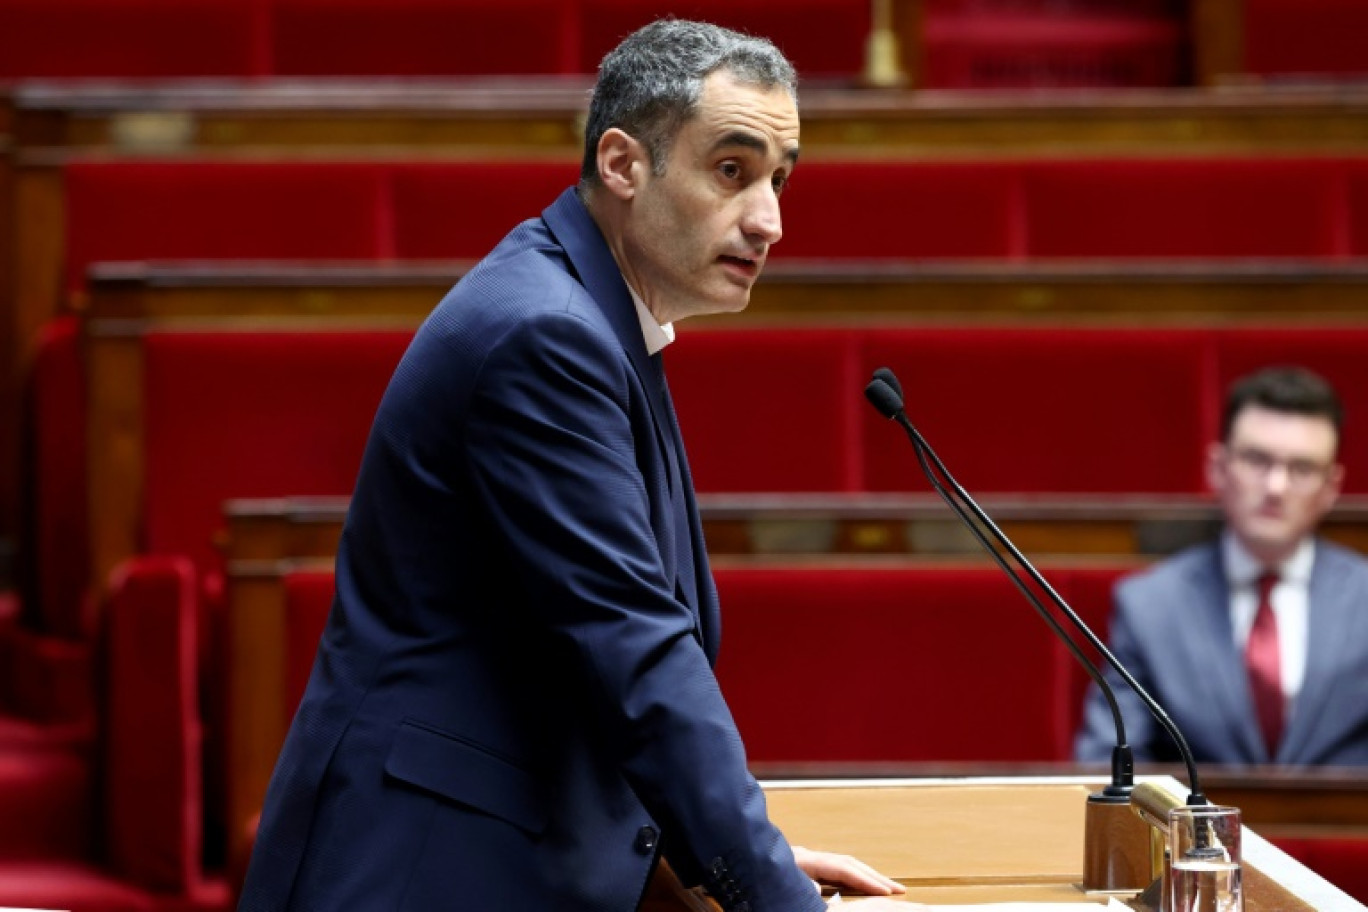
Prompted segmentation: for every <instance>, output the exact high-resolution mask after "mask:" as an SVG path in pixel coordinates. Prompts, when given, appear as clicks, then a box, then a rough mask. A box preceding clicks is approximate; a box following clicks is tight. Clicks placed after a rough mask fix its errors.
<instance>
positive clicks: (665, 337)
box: [627, 282, 675, 355]
mask: <svg viewBox="0 0 1368 912" xmlns="http://www.w3.org/2000/svg"><path fill="white" fill-rule="evenodd" d="M627 290H628V291H630V292H631V293H632V303H633V304H635V305H636V312H637V321H638V322H640V323H641V335H642V337H643V338H644V339H645V340H646V354H648V355H654V354H656V353H657V352H659V351H660V350H661V349H663V348H664V347H665V346H667V345H669V344H670V343H671V342H673V341H674V338H675V333H674V324H673V323H657V322H656V318H655V317H653V316H651V312H650V311H649V310H647V309H646V302H645V301H643V300H641V295H639V294H637V293H636V289H635V288H633V287H632V285H631V283H630V282H629V283H627Z"/></svg>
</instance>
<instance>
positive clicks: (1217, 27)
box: [1188, 0, 1245, 86]
mask: <svg viewBox="0 0 1368 912" xmlns="http://www.w3.org/2000/svg"><path fill="white" fill-rule="evenodd" d="M1188 27H1189V31H1190V33H1191V35H1192V78H1193V82H1195V83H1196V84H1197V85H1199V86H1219V85H1221V84H1223V83H1228V82H1231V81H1237V80H1239V79H1240V78H1241V76H1242V75H1243V74H1244V68H1245V34H1244V2H1243V0H1191V4H1190V6H1189V10H1188Z"/></svg>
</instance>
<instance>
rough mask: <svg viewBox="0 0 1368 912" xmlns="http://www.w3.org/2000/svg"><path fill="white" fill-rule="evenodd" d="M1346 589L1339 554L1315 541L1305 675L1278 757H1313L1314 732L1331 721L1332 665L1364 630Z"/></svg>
mask: <svg viewBox="0 0 1368 912" xmlns="http://www.w3.org/2000/svg"><path fill="white" fill-rule="evenodd" d="M1347 590H1348V587H1347V585H1346V580H1345V567H1344V564H1343V562H1342V561H1341V560H1340V559H1339V555H1337V554H1336V553H1335V552H1334V551H1333V550H1332V549H1330V548H1329V547H1327V546H1326V545H1325V544H1324V543H1323V542H1318V543H1317V545H1316V558H1315V563H1314V564H1313V565H1312V567H1311V582H1310V585H1309V586H1308V591H1307V611H1308V614H1307V618H1306V677H1305V679H1303V681H1302V687H1301V692H1300V693H1299V694H1298V695H1297V699H1296V701H1295V702H1294V703H1293V705H1292V710H1291V715H1290V717H1289V719H1288V723H1287V729H1286V731H1285V732H1284V734H1283V741H1282V744H1281V746H1280V747H1279V750H1278V759H1279V760H1280V761H1283V762H1288V763H1296V762H1312V761H1311V758H1313V757H1314V756H1315V755H1316V752H1317V751H1318V750H1319V748H1318V741H1319V738H1318V735H1320V734H1323V733H1324V726H1325V725H1326V724H1331V725H1333V724H1334V719H1333V718H1332V717H1328V716H1327V715H1326V710H1327V707H1331V706H1334V704H1335V695H1334V693H1333V692H1332V690H1333V685H1334V678H1335V674H1336V669H1338V668H1341V667H1343V662H1342V661H1341V659H1342V653H1344V652H1345V651H1346V650H1348V649H1350V648H1351V644H1354V643H1357V642H1361V639H1360V638H1361V637H1362V636H1363V635H1364V634H1363V633H1362V632H1361V631H1358V630H1356V629H1355V626H1356V624H1357V623H1358V621H1359V618H1358V617H1357V616H1358V615H1361V613H1362V612H1360V611H1357V610H1355V602H1354V599H1355V593H1353V592H1349V591H1347Z"/></svg>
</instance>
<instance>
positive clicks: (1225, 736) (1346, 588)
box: [1074, 540, 1368, 766]
mask: <svg viewBox="0 0 1368 912" xmlns="http://www.w3.org/2000/svg"><path fill="white" fill-rule="evenodd" d="M1229 603H1230V599H1229V585H1228V584H1227V582H1226V579H1225V574H1224V572H1223V570H1222V567H1221V557H1220V548H1219V546H1218V545H1217V544H1216V543H1210V544H1205V545H1200V546H1197V547H1195V548H1190V549H1188V550H1186V551H1183V552H1181V553H1179V554H1177V555H1175V556H1173V557H1171V558H1169V559H1168V560H1165V561H1162V562H1161V563H1158V564H1156V565H1155V566H1153V567H1151V568H1149V569H1147V570H1145V571H1142V572H1140V573H1137V574H1133V575H1131V576H1129V577H1127V578H1125V579H1123V580H1121V582H1120V583H1118V584H1117V587H1116V591H1115V605H1114V610H1113V614H1112V619H1111V625H1110V629H1109V631H1108V637H1107V639H1108V646H1109V648H1110V649H1111V651H1112V652H1113V653H1114V654H1115V656H1116V658H1117V659H1119V660H1120V661H1121V663H1122V664H1123V665H1124V666H1125V667H1126V668H1127V670H1129V671H1130V673H1131V674H1132V675H1134V677H1135V679H1136V681H1137V682H1138V683H1139V684H1140V686H1141V687H1143V688H1144V689H1145V690H1146V691H1147V692H1148V693H1149V694H1150V696H1152V697H1153V698H1154V699H1155V700H1157V701H1158V703H1159V705H1160V706H1162V707H1163V708H1164V710H1165V711H1166V712H1167V713H1168V714H1169V717H1170V718H1172V720H1173V721H1174V723H1175V724H1176V725H1177V727H1178V729H1179V730H1180V731H1181V732H1182V734H1183V736H1184V738H1186V740H1187V742H1188V745H1189V747H1191V749H1192V753H1193V755H1194V756H1195V758H1196V759H1197V761H1198V762H1205V763H1220V764H1261V763H1279V764H1296V765H1310V764H1324V765H1345V766H1347V765H1363V764H1368V560H1365V559H1364V558H1363V557H1362V556H1360V555H1358V554H1356V553H1354V552H1352V551H1348V550H1346V549H1344V548H1341V547H1338V546H1336V545H1332V544H1330V543H1329V542H1326V541H1323V540H1318V541H1317V542H1316V558H1315V564H1314V566H1313V568H1312V571H1311V588H1310V617H1309V618H1308V631H1307V661H1306V679H1305V681H1304V683H1303V685H1302V690H1301V694H1300V695H1299V696H1298V697H1297V699H1296V701H1295V703H1294V705H1293V706H1292V707H1291V710H1290V715H1289V717H1288V719H1287V725H1286V729H1285V732H1284V735H1283V740H1282V743H1281V744H1280V745H1279V747H1278V751H1277V754H1276V756H1272V757H1270V756H1269V755H1268V750H1267V749H1266V748H1265V747H1264V744H1263V740H1262V738H1261V737H1260V735H1259V729H1258V723H1257V721H1256V719H1255V714H1254V708H1253V702H1252V699H1251V697H1250V693H1249V684H1248V680H1247V678H1246V675H1245V667H1244V660H1243V657H1242V656H1241V654H1240V651H1239V650H1238V649H1237V648H1236V646H1235V643H1234V639H1233V634H1232V631H1231V626H1230V610H1229ZM1107 680H1108V683H1109V684H1110V685H1111V686H1112V688H1113V690H1114V691H1115V694H1116V699H1117V703H1118V704H1119V705H1120V706H1121V712H1122V717H1123V718H1124V720H1125V725H1126V735H1127V740H1128V741H1129V742H1130V744H1131V746H1132V747H1133V748H1134V751H1135V756H1136V759H1138V760H1154V761H1164V762H1175V761H1177V760H1179V754H1178V750H1177V748H1176V746H1175V745H1174V744H1173V741H1172V740H1171V739H1170V738H1169V736H1168V734H1167V733H1166V732H1165V731H1164V729H1163V728H1162V727H1161V726H1160V725H1159V723H1158V722H1157V721H1156V720H1155V719H1154V717H1153V716H1152V715H1151V714H1150V712H1149V711H1148V710H1147V709H1146V708H1145V706H1144V704H1143V703H1142V702H1141V700H1140V698H1139V697H1137V696H1135V694H1134V693H1133V692H1131V690H1130V689H1129V688H1128V687H1126V685H1125V684H1124V683H1123V682H1122V681H1121V679H1120V677H1119V676H1118V675H1117V674H1116V673H1115V671H1113V670H1112V669H1110V668H1108V669H1107ZM1115 743H1116V726H1115V723H1114V722H1113V720H1112V715H1111V712H1110V710H1109V709H1108V707H1107V703H1106V701H1105V699H1104V698H1103V696H1102V693H1101V691H1100V690H1099V689H1098V687H1097V685H1096V684H1092V685H1090V686H1089V690H1088V696H1087V701H1086V704H1085V706H1084V713H1083V723H1082V726H1081V728H1080V730H1079V733H1078V736H1077V739H1076V740H1075V743H1074V755H1075V757H1076V759H1078V760H1080V761H1083V762H1102V761H1106V760H1108V759H1109V758H1110V757H1111V751H1112V747H1113V746H1114V745H1115Z"/></svg>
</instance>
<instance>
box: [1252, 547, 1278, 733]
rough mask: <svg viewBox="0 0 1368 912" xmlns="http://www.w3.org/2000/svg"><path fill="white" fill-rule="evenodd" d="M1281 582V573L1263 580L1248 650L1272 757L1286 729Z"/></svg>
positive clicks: (1256, 704) (1257, 705)
mask: <svg viewBox="0 0 1368 912" xmlns="http://www.w3.org/2000/svg"><path fill="white" fill-rule="evenodd" d="M1277 583H1278V577H1277V574H1273V573H1265V574H1264V575H1263V576H1261V577H1259V607H1258V610H1257V611H1256V612H1255V613H1254V626H1253V628H1251V629H1250V631H1249V644H1248V645H1247V646H1246V647H1245V665H1246V666H1247V667H1248V669H1249V690H1250V693H1252V694H1253V696H1254V710H1255V711H1256V712H1257V713H1258V715H1259V728H1260V729H1261V730H1262V731H1263V737H1264V744H1266V745H1268V756H1269V757H1272V756H1274V755H1276V754H1277V752H1278V742H1279V741H1280V740H1282V728H1283V692H1282V662H1281V660H1280V658H1279V655H1278V619H1277V618H1276V617H1274V615H1273V600H1272V598H1271V595H1272V593H1273V587H1274V586H1275V585H1277Z"/></svg>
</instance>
